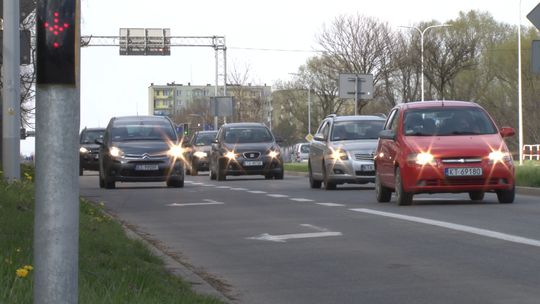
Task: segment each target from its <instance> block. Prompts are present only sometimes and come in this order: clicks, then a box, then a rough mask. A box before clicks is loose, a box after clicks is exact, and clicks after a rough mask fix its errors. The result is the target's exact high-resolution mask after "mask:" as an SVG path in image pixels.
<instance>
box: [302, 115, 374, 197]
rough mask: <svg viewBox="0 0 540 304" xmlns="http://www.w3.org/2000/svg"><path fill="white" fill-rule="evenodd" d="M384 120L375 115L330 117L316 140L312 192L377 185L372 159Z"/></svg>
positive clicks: (312, 154) (311, 152) (310, 164)
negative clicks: (367, 184)
mask: <svg viewBox="0 0 540 304" xmlns="http://www.w3.org/2000/svg"><path fill="white" fill-rule="evenodd" d="M384 122H385V119H384V118H383V117H380V116H375V115H357V116H336V115H335V114H331V115H329V116H327V117H326V118H325V119H324V120H323V121H322V123H321V124H320V126H319V128H318V129H317V133H316V134H315V136H314V137H313V142H312V143H311V146H310V150H309V159H308V168H309V184H310V187H311V188H320V187H321V185H323V186H324V189H327V190H329V189H335V188H336V185H338V184H345V183H351V184H365V183H369V182H374V181H375V167H374V164H373V157H374V156H375V149H376V148H377V140H378V138H379V132H380V131H381V130H382V128H383V125H384Z"/></svg>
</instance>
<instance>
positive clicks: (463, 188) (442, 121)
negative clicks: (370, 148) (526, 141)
mask: <svg viewBox="0 0 540 304" xmlns="http://www.w3.org/2000/svg"><path fill="white" fill-rule="evenodd" d="M514 134H515V131H514V129H512V128H510V127H503V128H501V129H498V128H497V126H496V125H495V123H494V121H493V119H492V118H491V117H490V115H489V114H488V113H487V112H486V111H485V110H484V109H483V108H482V107H481V106H479V105H477V104H475V103H471V102H463V101H426V102H412V103H402V104H399V105H397V106H396V107H394V108H393V109H392V110H391V111H390V115H389V116H388V118H387V120H386V122H385V125H384V129H383V131H381V132H380V134H379V142H378V146H377V150H376V153H375V170H376V174H375V184H376V186H375V192H376V195H377V201H379V202H389V201H390V198H391V195H392V192H396V199H397V203H398V205H410V204H411V203H412V200H413V195H414V194H417V193H459V192H468V193H469V197H470V198H471V200H473V201H480V200H482V199H483V198H484V193H485V192H495V193H496V194H497V198H498V200H499V203H501V204H510V203H513V202H514V196H515V180H514V174H515V173H514V162H513V159H512V155H511V153H510V152H509V151H508V148H507V146H506V144H505V142H504V140H503V138H504V137H507V136H512V135H514Z"/></svg>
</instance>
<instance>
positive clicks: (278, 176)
mask: <svg viewBox="0 0 540 304" xmlns="http://www.w3.org/2000/svg"><path fill="white" fill-rule="evenodd" d="M274 179H283V168H282V169H281V172H280V173H276V174H274Z"/></svg>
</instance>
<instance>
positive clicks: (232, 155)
mask: <svg viewBox="0 0 540 304" xmlns="http://www.w3.org/2000/svg"><path fill="white" fill-rule="evenodd" d="M225 157H227V158H228V159H230V160H233V159H236V154H235V153H234V152H233V151H228V152H227V153H225Z"/></svg>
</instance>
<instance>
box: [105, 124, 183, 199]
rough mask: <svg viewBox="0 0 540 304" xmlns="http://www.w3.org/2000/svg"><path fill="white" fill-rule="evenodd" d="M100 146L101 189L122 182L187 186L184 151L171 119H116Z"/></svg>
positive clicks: (109, 187) (110, 125)
mask: <svg viewBox="0 0 540 304" xmlns="http://www.w3.org/2000/svg"><path fill="white" fill-rule="evenodd" d="M98 143H100V144H101V147H100V150H99V155H100V157H99V159H100V161H99V186H100V187H102V188H103V187H105V188H108V189H113V188H115V186H116V182H118V181H120V182H159V181H166V182H167V186H169V187H183V186H184V164H183V152H184V151H183V149H182V147H181V144H180V143H179V142H178V135H177V134H176V130H175V128H174V125H173V123H172V122H171V120H170V119H169V118H167V117H163V116H125V117H113V118H111V121H110V122H109V125H108V126H107V129H106V131H105V135H104V136H103V140H98Z"/></svg>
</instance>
